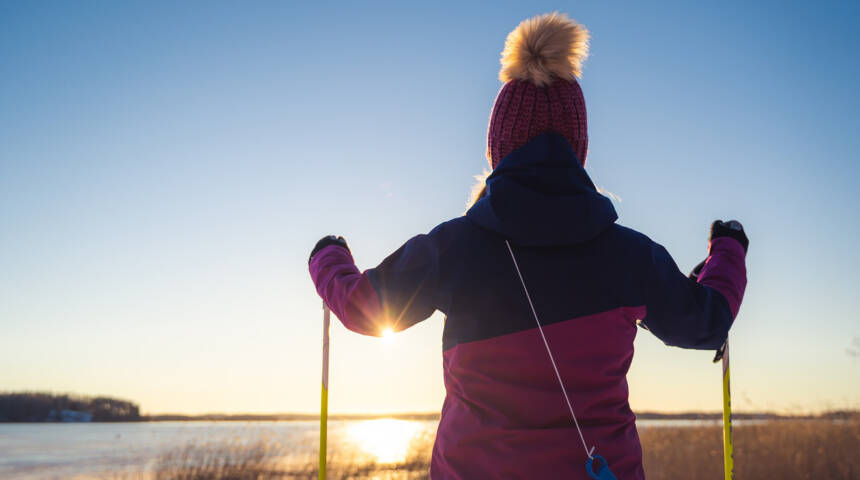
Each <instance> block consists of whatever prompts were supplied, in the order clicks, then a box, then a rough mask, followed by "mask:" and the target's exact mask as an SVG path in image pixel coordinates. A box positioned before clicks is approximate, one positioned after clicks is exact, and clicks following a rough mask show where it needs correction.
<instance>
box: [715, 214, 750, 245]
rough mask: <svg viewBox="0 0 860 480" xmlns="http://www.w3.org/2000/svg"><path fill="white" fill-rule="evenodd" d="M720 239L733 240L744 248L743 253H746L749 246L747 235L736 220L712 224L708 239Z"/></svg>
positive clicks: (718, 221)
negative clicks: (727, 238)
mask: <svg viewBox="0 0 860 480" xmlns="http://www.w3.org/2000/svg"><path fill="white" fill-rule="evenodd" d="M720 237H729V238H734V239H735V240H737V241H738V242H739V243H740V244H741V246H742V247H744V253H746V251H747V249H748V248H749V246H750V241H749V239H748V238H747V234H746V233H744V226H743V225H741V222H739V221H737V220H729V221H728V222H724V221H722V220H717V221H715V222H714V224H713V225H711V238H710V239H711V240H714V239H715V238H720Z"/></svg>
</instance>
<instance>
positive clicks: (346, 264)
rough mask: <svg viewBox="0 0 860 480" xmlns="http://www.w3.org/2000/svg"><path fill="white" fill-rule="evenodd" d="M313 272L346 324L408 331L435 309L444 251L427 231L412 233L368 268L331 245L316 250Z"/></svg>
mask: <svg viewBox="0 0 860 480" xmlns="http://www.w3.org/2000/svg"><path fill="white" fill-rule="evenodd" d="M310 272H311V278H312V279H313V282H314V285H315V286H316V289H317V292H318V293H319V294H320V296H321V297H322V298H323V301H325V303H326V305H328V306H329V308H331V311H332V312H334V314H335V315H337V317H338V318H339V319H340V321H341V322H342V323H343V325H344V326H345V327H346V328H348V329H350V330H353V331H355V332H358V333H361V334H364V335H373V336H380V335H382V333H383V331H384V330H386V329H392V330H394V331H400V330H404V329H406V328H408V327H411V326H412V325H414V324H416V323H418V322H420V321H422V320H424V319H426V318H427V317H429V316H430V315H432V314H433V312H434V311H435V310H436V307H435V302H434V299H435V293H436V291H437V285H438V281H439V280H438V279H439V254H438V249H437V248H436V246H435V244H434V242H433V239H432V238H431V237H430V236H428V235H418V236H416V237H413V238H412V239H410V240H409V241H408V242H406V244H404V245H403V246H402V247H400V248H399V249H398V250H397V251H396V252H394V253H393V254H391V255H390V256H388V258H386V259H385V260H383V261H382V263H381V264H379V266H377V267H376V268H371V269H368V270H365V271H364V272H363V273H362V272H360V271H359V270H358V268H357V267H356V266H355V262H354V261H353V258H352V255H351V254H350V252H349V250H348V249H346V248H344V247H341V246H338V245H331V246H328V247H326V248H324V249H322V250H320V251H319V252H318V253H317V254H316V255H314V257H313V259H312V260H311V263H310Z"/></svg>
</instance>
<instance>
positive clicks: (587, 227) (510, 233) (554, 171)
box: [466, 132, 618, 246]
mask: <svg viewBox="0 0 860 480" xmlns="http://www.w3.org/2000/svg"><path fill="white" fill-rule="evenodd" d="M466 217H467V218H468V219H470V220H471V221H473V222H475V223H476V224H478V225H480V226H481V227H483V228H486V229H488V230H491V231H493V232H496V233H498V234H500V235H501V236H503V237H505V238H507V239H509V240H511V241H512V242H513V243H515V244H518V245H524V246H551V245H571V244H577V243H583V242H586V241H588V240H591V239H592V238H594V237H595V236H597V235H598V234H599V233H600V232H602V231H603V230H605V229H606V228H607V227H609V226H610V225H612V224H613V223H614V222H615V220H617V219H618V215H617V214H616V213H615V208H614V207H613V206H612V202H611V201H610V200H609V199H608V198H606V197H605V196H603V195H601V194H599V193H598V192H597V189H596V188H594V184H593V183H592V182H591V179H590V178H589V177H588V174H587V173H585V169H584V168H583V167H582V165H580V163H579V160H578V159H577V158H576V155H575V154H574V153H573V150H572V149H571V147H570V144H569V143H567V140H565V138H564V137H563V136H561V135H559V134H557V133H552V132H549V133H544V134H541V135H539V136H537V137H535V138H534V139H533V140H531V141H530V142H529V143H527V144H526V145H524V146H523V147H521V148H519V149H517V150H515V151H514V152H512V153H511V154H510V155H508V156H506V157H505V158H503V159H502V160H501V161H500V162H499V164H498V165H497V166H496V168H495V170H493V173H492V175H490V176H489V177H488V178H487V193H486V195H484V197H483V198H481V199H480V200H478V202H476V203H475V205H473V206H472V208H470V209H469V211H468V212H466Z"/></svg>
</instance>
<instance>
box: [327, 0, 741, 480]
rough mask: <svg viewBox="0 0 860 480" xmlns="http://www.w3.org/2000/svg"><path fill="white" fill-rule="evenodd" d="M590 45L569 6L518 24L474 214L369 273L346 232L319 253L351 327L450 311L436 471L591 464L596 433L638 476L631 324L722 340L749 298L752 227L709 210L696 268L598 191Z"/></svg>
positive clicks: (679, 337)
mask: <svg viewBox="0 0 860 480" xmlns="http://www.w3.org/2000/svg"><path fill="white" fill-rule="evenodd" d="M587 50H588V31H587V30H586V29H585V27H583V26H582V25H579V24H577V23H575V22H574V21H572V20H570V19H569V18H567V17H566V16H565V15H559V14H550V15H542V16H539V17H535V18H532V19H529V20H526V21H524V22H522V23H521V24H520V25H519V26H518V27H517V28H516V29H515V30H514V31H513V32H511V34H510V35H508V38H507V41H506V42H505V49H504V51H503V53H502V70H501V73H500V79H501V80H502V82H504V86H503V87H502V89H501V90H500V91H499V94H498V97H497V98H496V102H495V105H494V107H493V111H492V115H491V117H490V125H489V131H488V139H487V140H488V144H487V152H488V157H489V160H490V165H491V166H492V169H493V170H492V174H491V175H490V176H489V177H488V178H487V179H486V187H485V188H484V191H483V192H481V194H480V195H479V198H477V200H476V201H475V203H474V205H473V206H472V207H471V208H470V209H469V210H468V212H467V213H466V214H465V216H462V217H459V218H455V219H453V220H450V221H447V222H445V223H442V224H441V225H439V226H438V227H436V228H435V229H433V230H432V231H431V232H430V233H428V234H426V235H418V236H416V237H414V238H412V239H410V240H409V241H408V242H406V244H405V245H403V246H402V247H401V248H400V249H399V250H397V251H396V252H394V253H393V254H391V255H390V256H389V257H388V258H386V259H385V260H384V261H383V262H382V263H381V264H380V265H379V266H378V267H376V268H371V269H369V270H365V271H364V272H363V273H362V272H360V271H359V270H358V268H356V266H355V263H354V261H353V259H352V256H351V254H350V250H349V248H348V247H347V244H346V242H345V241H344V239H343V238H342V237H334V236H331V237H326V238H323V239H322V240H320V241H319V243H317V245H316V247H315V248H314V249H313V252H312V253H311V259H310V272H311V277H312V278H313V281H314V283H315V284H316V288H317V291H318V292H319V294H320V295H321V296H322V298H323V299H324V300H325V302H326V304H327V305H329V307H330V308H331V310H332V311H333V312H334V313H335V314H336V315H337V317H338V318H340V320H341V322H343V324H344V325H345V326H346V327H347V328H349V329H350V330H353V331H356V332H358V333H361V334H364V335H380V334H381V332H382V331H383V330H384V329H388V328H390V329H393V330H395V331H398V330H403V329H405V328H408V327H410V326H412V325H414V324H416V323H418V322H420V321H422V320H424V319H426V318H427V317H429V316H430V315H431V314H432V313H433V312H434V311H435V310H440V311H442V312H443V313H445V315H446V320H445V329H444V334H443V339H442V344H443V353H442V355H443V366H444V375H445V387H446V390H447V395H446V398H445V403H444V405H443V406H442V417H441V420H440V422H439V428H438V433H437V436H436V443H435V446H434V448H433V459H432V465H431V469H430V474H431V477H432V478H434V479H447V478H458V479H459V478H462V479H478V478H587V477H586V471H585V468H584V465H585V462H586V460H587V454H586V450H585V449H584V448H581V447H582V445H581V443H585V442H588V446H589V448H590V447H591V446H592V445H594V446H596V447H597V450H596V452H595V453H598V454H600V455H602V457H604V458H605V459H606V461H607V462H608V464H609V465H610V466H611V469H612V471H613V472H614V473H615V475H616V476H617V477H618V478H620V479H622V480H631V479H641V478H644V473H643V470H642V452H641V448H640V445H639V438H638V435H637V432H636V425H635V417H634V415H633V412H632V411H631V410H630V406H629V404H628V401H627V381H626V378H625V376H626V373H627V370H628V368H629V367H630V361H631V359H632V358H633V339H634V337H635V336H636V330H637V329H636V326H637V322H641V325H642V326H644V327H646V328H647V329H648V330H650V331H651V333H653V334H654V335H656V336H657V337H658V338H660V339H661V340H663V341H664V342H665V343H666V344H668V345H674V346H678V347H682V348H696V349H717V348H719V347H720V346H721V345H722V344H723V342H724V341H725V339H726V336H727V335H728V331H729V327H730V326H731V325H732V322H733V320H734V318H735V316H736V315H737V313H738V308H739V307H740V305H741V300H742V298H743V294H744V288H745V287H746V267H745V263H744V262H745V256H746V249H747V246H748V243H749V242H748V240H747V238H746V235H745V234H744V231H743V228H742V227H741V226H740V224H739V223H737V222H734V221H733V222H729V223H723V222H720V221H717V222H714V224H713V226H712V228H711V237H710V247H709V250H710V251H709V255H708V257H707V260H706V261H705V262H704V265H700V268H699V269H697V277H687V276H685V275H684V274H682V273H681V272H680V271H679V270H678V267H677V266H676V265H675V262H674V261H673V260H672V258H671V257H670V256H669V254H668V253H667V252H666V250H665V249H664V248H663V247H661V246H660V245H658V244H656V243H654V242H653V241H651V240H650V239H649V238H648V237H646V236H645V235H642V234H641V233H638V232H635V231H633V230H631V229H629V228H625V227H622V226H620V225H618V224H616V223H615V220H616V219H617V216H616V214H615V209H614V208H613V206H612V203H611V202H610V201H609V199H607V198H606V197H604V196H602V195H600V194H599V193H598V192H597V191H596V190H595V187H594V185H593V184H592V182H591V180H590V179H589V177H588V175H587V174H586V172H585V170H584V168H583V167H584V165H585V159H586V155H587V153H588V137H587V131H586V113H585V103H584V99H583V96H582V91H581V90H580V87H579V84H578V83H577V81H576V78H577V77H579V75H580V66H581V64H582V61H583V60H584V59H585V57H586V55H587ZM509 246H510V250H509ZM515 262H516V264H517V265H516V266H515ZM518 273H520V274H521V275H522V281H521V279H520V277H519V275H518ZM526 290H527V291H528V295H529V297H530V298H527V294H526ZM530 303H533V306H534V312H533V311H532V307H531V306H530ZM535 317H539V323H540V324H541V325H542V326H543V334H545V336H546V342H547V345H546V346H545V345H544V342H543V340H542V339H541V332H540V331H539V330H538V325H537V324H536V323H535V320H536V318H535ZM550 347H551V352H552V356H553V359H554V362H555V364H556V365H557V367H558V371H559V375H560V376H561V377H562V378H563V379H564V384H565V387H566V393H567V394H568V396H569V397H570V401H571V402H572V404H573V410H574V411H575V413H576V417H577V419H578V420H579V425H580V427H581V429H582V437H583V442H580V436H579V435H580V434H579V432H578V431H577V428H576V426H575V425H574V423H573V420H572V419H571V414H570V412H569V411H568V409H567V405H566V404H565V400H564V397H563V395H562V391H561V387H560V386H559V379H558V378H556V374H555V372H554V370H553V365H552V364H551V362H550V359H549V357H548V356H547V349H549V348H550ZM596 469H597V466H595V470H596Z"/></svg>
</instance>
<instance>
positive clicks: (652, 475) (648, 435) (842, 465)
mask: <svg viewBox="0 0 860 480" xmlns="http://www.w3.org/2000/svg"><path fill="white" fill-rule="evenodd" d="M639 436H640V438H641V440H642V450H643V452H644V455H645V458H644V463H645V473H646V477H647V478H648V480H669V479H672V480H674V479H679V478H695V479H715V480H717V479H721V478H723V476H722V472H723V450H722V429H721V427H716V426H715V427H689V428H644V429H641V430H640V431H639ZM734 443H735V450H734V452H735V453H734V459H735V478H738V479H749V480H752V479H781V480H805V479H821V478H827V479H830V480H852V479H858V478H860V422H856V421H854V422H830V421H816V420H786V421H772V422H766V423H761V424H753V425H742V426H737V427H735V429H734Z"/></svg>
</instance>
